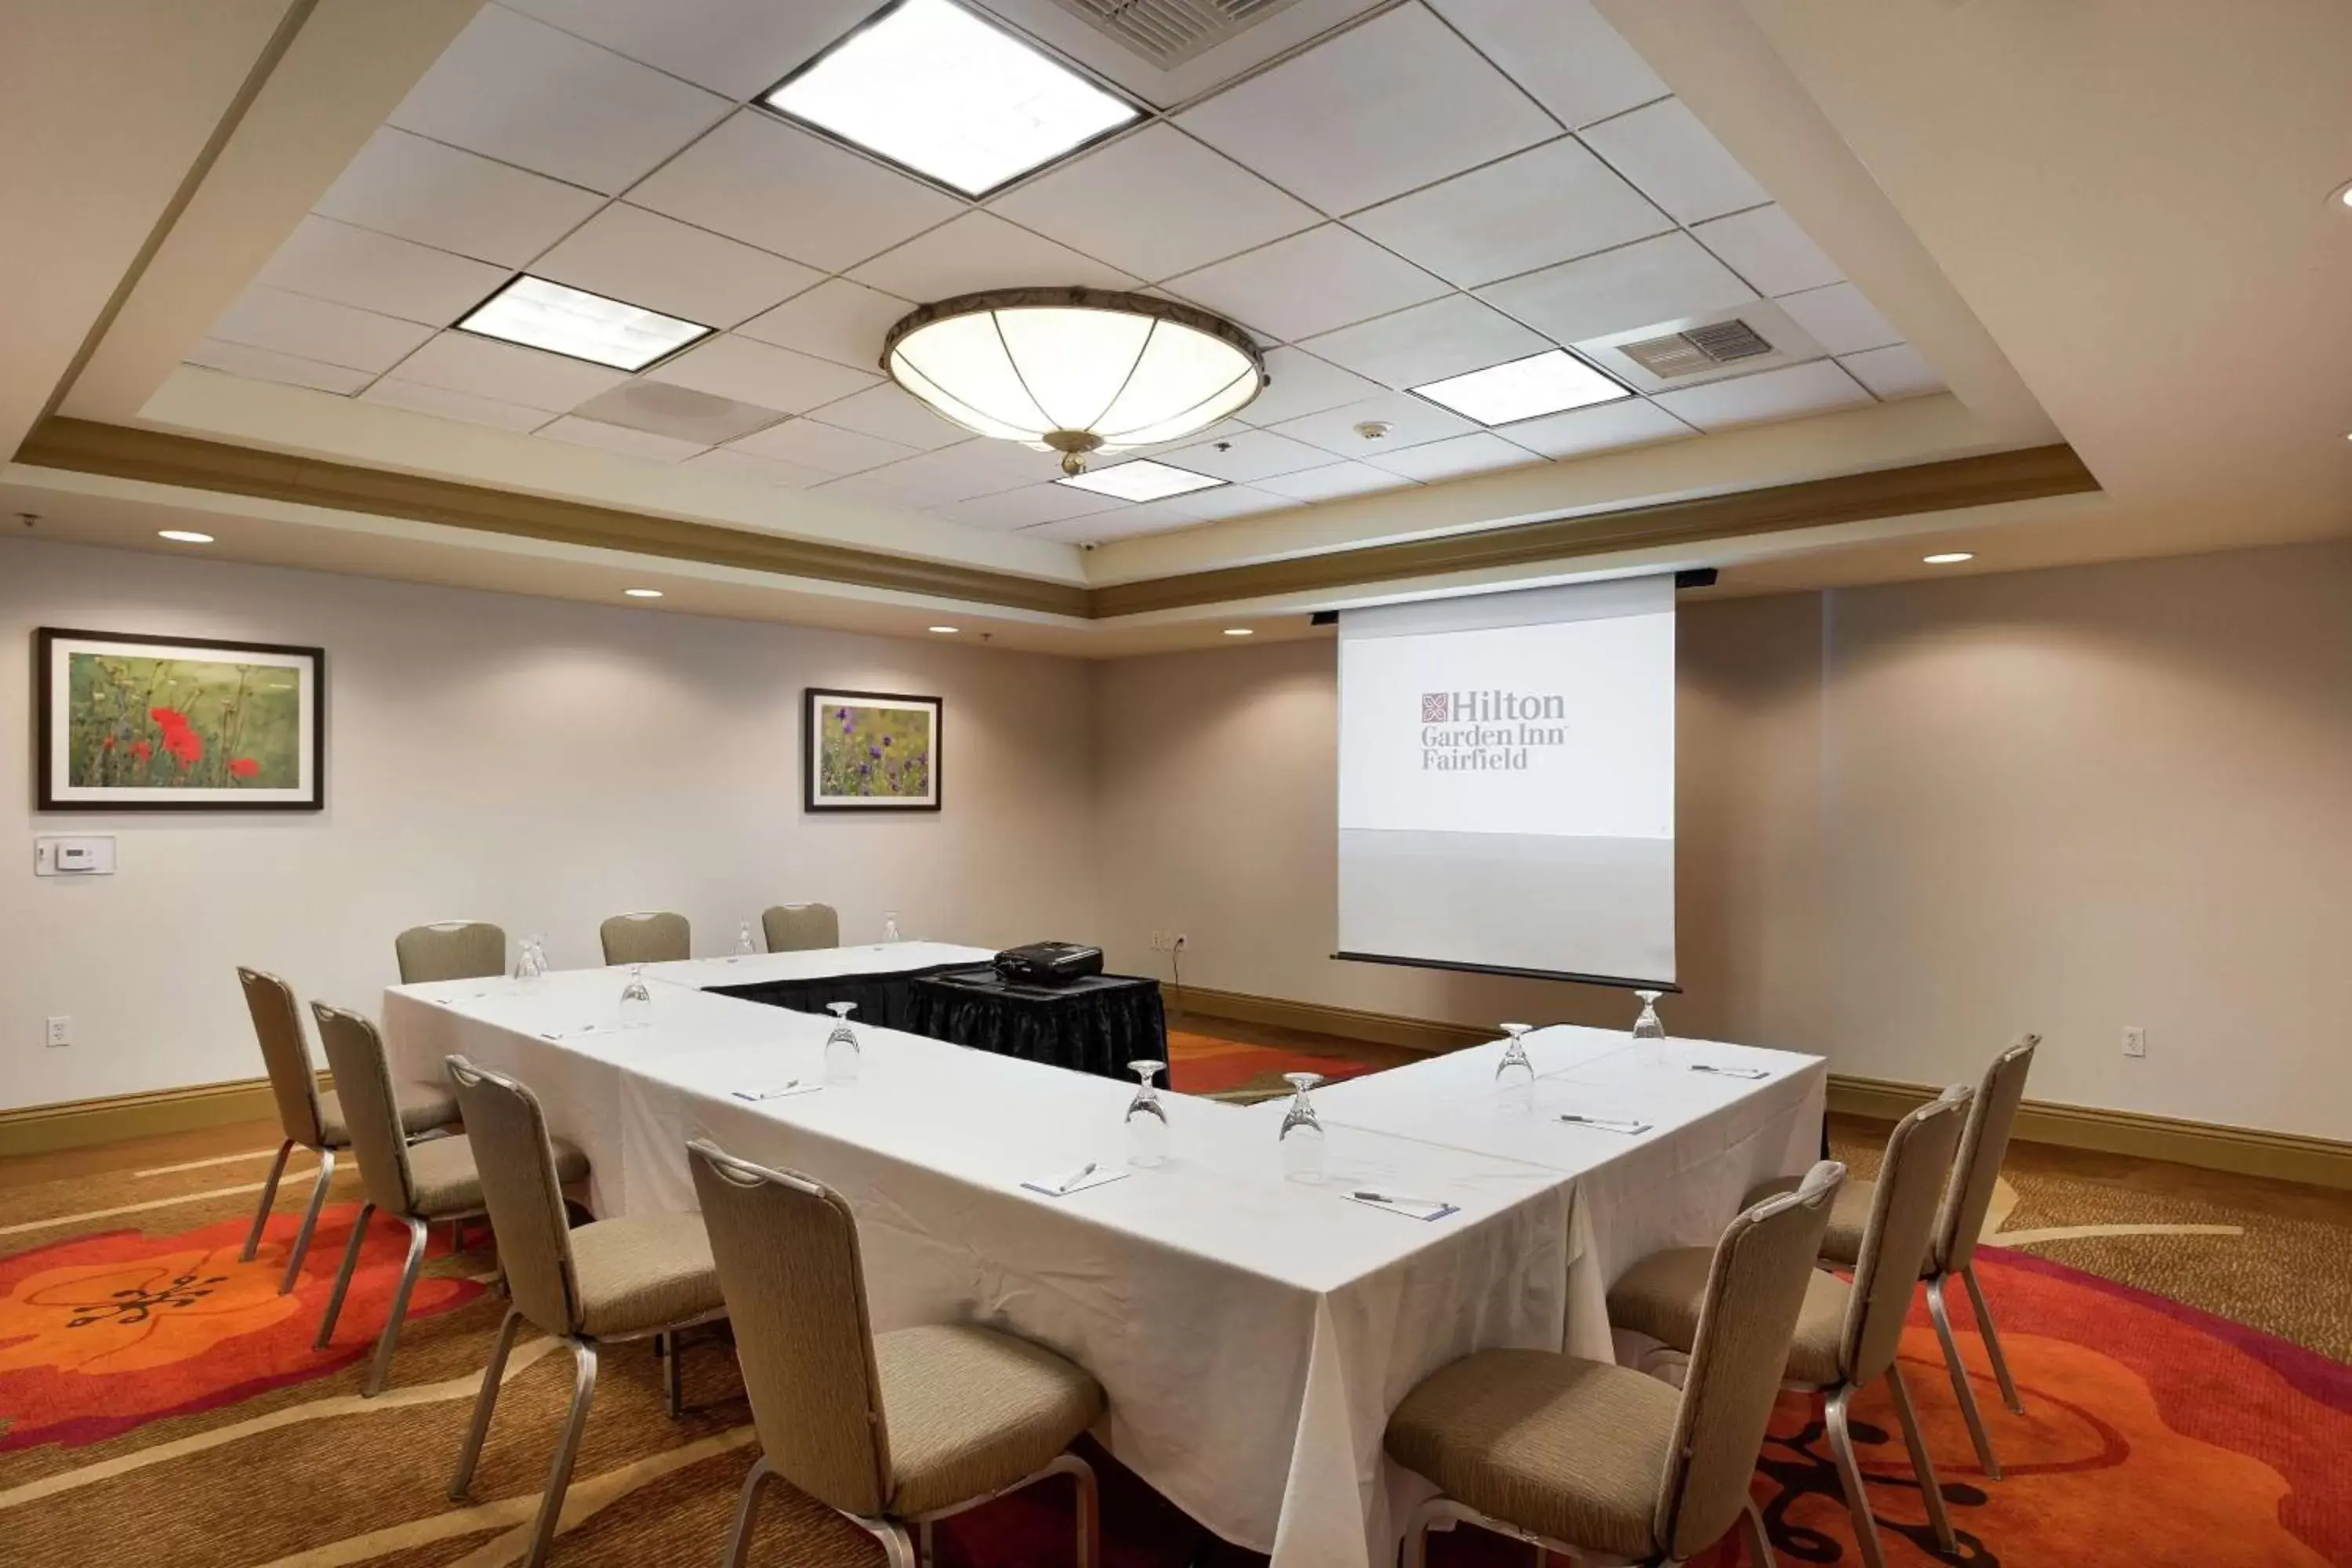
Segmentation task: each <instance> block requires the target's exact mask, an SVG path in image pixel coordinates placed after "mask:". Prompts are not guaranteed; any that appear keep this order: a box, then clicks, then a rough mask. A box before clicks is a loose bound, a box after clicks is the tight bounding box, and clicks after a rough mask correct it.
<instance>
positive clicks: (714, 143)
mask: <svg viewBox="0 0 2352 1568" xmlns="http://www.w3.org/2000/svg"><path fill="white" fill-rule="evenodd" d="M629 200H630V201H632V202H634V203H635V204H636V205H639V206H642V207H650V208H652V209H653V210H654V211H656V212H658V213H666V214H667V215H668V216H671V217H675V218H682V219H684V220H685V221H686V222H688V223H690V224H695V225H697V226H700V227H703V228H708V229H714V230H716V231H717V232H719V233H720V234H723V235H727V236H729V237H731V238H735V239H740V240H741V241H743V242H744V243H745V244H747V245H755V246H758V247H760V248H761V249H762V250H767V251H772V252H774V253H775V254H776V255H778V256H786V257H790V258H792V259H793V260H794V261H799V262H804V263H806V264H807V265H809V266H811V267H814V268H819V269H820V270H822V271H826V272H840V271H843V270H845V269H846V268H851V267H855V266H856V265H857V263H859V262H861V261H863V260H865V259H866V258H868V257H871V256H877V255H879V254H880V253H881V252H883V251H885V250H887V249H889V248H890V247H892V246H894V245H898V244H900V243H901V242H903V241H905V240H908V239H911V238H913V237H915V236H916V235H918V234H920V233H921V232H922V231H923V230H925V229H927V228H929V227H931V226H933V225H934V224H939V223H943V222H945V221H946V220H947V219H949V218H950V217H952V216H955V215H956V214H957V213H958V212H959V211H961V210H963V208H964V206H965V204H964V203H963V202H961V201H959V200H958V199H957V198H955V197H953V196H950V195H945V194H944V193H942V192H940V191H936V190H933V189H932V188H931V187H930V186H929V185H926V184H921V183H920V182H919V181H916V180H910V179H908V177H907V176H906V175H904V174H898V172H896V171H895V170H891V169H886V168H884V167H883V166H882V165H881V164H879V163H875V162H874V161H873V160H872V159H870V158H863V157H860V156H859V155H858V154H856V153H851V152H848V151H845V149H843V148H840V147H836V146H835V145H834V144H833V143H832V142H826V141H824V140H823V139H822V138H820V137H816V136H812V135H810V134H809V133H808V132H805V131H801V130H798V129H796V128H794V127H793V126H790V125H787V124H785V123H784V122H783V121H780V120H778V119H776V118H775V117H774V116H772V115H770V114H767V113H765V112H763V111H761V110H750V109H747V110H740V111H739V112H738V113H736V114H735V115H734V116H733V117H732V118H730V119H729V120H728V121H726V122H725V123H723V124H721V125H720V126H719V128H718V129H717V130H716V131H713V132H710V134H709V135H708V136H705V137H704V138H703V139H702V140H701V141H699V142H696V143H695V144H694V145H693V146H691V147H689V148H688V149H687V150H686V151H685V152H683V153H679V154H678V155H677V157H676V158H675V159H673V160H671V161H670V162H669V163H667V164H665V165H663V166H662V167H661V168H660V169H658V170H656V171H655V173H654V174H653V175H652V176H651V177H650V178H648V179H647V180H646V181H645V182H644V183H643V184H639V185H638V186H636V187H635V189H634V190H632V191H631V192H630V193H629Z"/></svg>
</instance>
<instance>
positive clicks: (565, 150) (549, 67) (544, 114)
mask: <svg viewBox="0 0 2352 1568" xmlns="http://www.w3.org/2000/svg"><path fill="white" fill-rule="evenodd" d="M729 108H730V104H729V102H728V100H726V99H723V98H720V97H719V96H718V95H716V94H714V93H709V92H705V91H704V90H703V89H700V88H698V87H692V86H689V85H688V84H687V83H685V82H682V81H680V80H678V79H677V78H676V77H674V76H667V75H665V74H664V73H662V72H660V71H657V70H655V69H654V68H652V67H650V66H645V65H640V64H638V63H637V62H636V61H635V60H632V59H626V58H623V57H622V56H619V55H616V54H614V53H613V51H612V50H610V49H605V48H599V47H597V46H596V45H594V44H592V43H589V42H587V41H586V40H584V39H582V38H577V37H572V35H571V34H569V33H566V32H562V31H560V30H559V29H557V28H554V27H551V26H547V25H546V24H545V23H543V22H536V21H533V20H532V19H531V18H530V17H528V16H522V15H520V14H519V13H517V12H514V11H509V10H508V9H507V8H506V7H505V6H503V5H485V6H483V7H482V8H481V9H480V10H479V11H478V12H476V13H475V14H474V19H473V20H472V21H471V22H469V23H467V25H466V30H465V31H464V32H462V33H460V34H458V35H457V41H456V42H455V43H453V44H451V45H450V46H449V47H448V48H447V50H446V51H445V52H444V53H443V54H442V56H441V58H439V59H438V60H436V61H435V62H434V64H433V68H432V69H430V70H428V71H426V72H425V75H424V77H423V78H422V79H419V80H418V81H417V83H416V85H415V87H414V88H411V89H409V93H408V96H407V97H406V98H404V99H403V100H401V103H400V107H399V108H397V109H395V110H393V111H392V121H391V123H393V124H394V125H396V126H398V127H399V128H400V129H401V130H403V131H413V132H416V133H417V134H418V135H420V136H429V137H431V138H432V139H433V140H434V141H436V142H446V143H448V144H449V145H451V146H453V147H463V148H465V149H467V151H468V152H473V153H481V154H483V155H484V156H485V157H490V158H496V159H497V160H499V162H500V163H513V164H517V165H520V167H522V168H525V169H531V170H535V171H536V172H538V173H540V174H547V175H551V176H552V177H554V178H556V179H559V180H563V181H566V182H568V183H570V184H575V185H585V186H587V187H588V188H589V189H591V190H596V191H602V192H604V194H605V195H619V194H620V193H621V192H623V191H625V190H626V189H628V187H629V186H630V185H632V184H635V182H636V181H637V180H638V179H640V178H642V177H643V176H644V175H645V174H646V172H647V171H649V170H651V169H652V168H653V167H654V166H655V165H656V163H660V162H661V161H662V160H663V159H664V158H667V157H668V156H669V155H670V154H671V153H675V152H677V150H678V149H679V148H680V147H683V146H684V145H686V143H687V142H689V141H691V140H693V138H694V137H695V136H697V135H698V134H699V133H701V132H703V131H705V130H707V129H709V127H710V126H711V125H712V124H714V123H716V122H717V121H718V119H719V116H720V115H722V114H725V113H726V112H727V111H728V109H729Z"/></svg>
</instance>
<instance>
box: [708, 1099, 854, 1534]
mask: <svg viewBox="0 0 2352 1568" xmlns="http://www.w3.org/2000/svg"><path fill="white" fill-rule="evenodd" d="M687 1163H688V1164H690V1165H691V1166H692V1167H693V1168H694V1190H695V1192H696V1193H697V1194H699V1196H700V1198H701V1201H702V1223H703V1225H704V1226H705V1227H706V1228H707V1229H708V1230H709V1233H710V1256H711V1258H713V1259H714V1260H715V1261H716V1262H717V1264H718V1266H719V1289H720V1291H721V1292H722V1293H723V1294H724V1295H725V1296H726V1298H727V1317H728V1321H729V1322H730V1323H732V1324H733V1325H734V1329H735V1357H736V1360H737V1361H739V1362H740V1363H741V1364H742V1369H743V1386H744V1389H745V1391H746V1392H747V1393H748V1394H750V1396H751V1421H752V1424H753V1425H754V1426H757V1427H758V1428H759V1432H760V1445H761V1447H762V1448H764V1449H766V1450H767V1456H768V1463H769V1464H770V1466H772V1468H774V1470H775V1472H776V1473H777V1474H778V1475H780V1476H782V1477H783V1478H784V1479H786V1480H788V1481H790V1482H791V1483H792V1484H793V1485H794V1486H796V1487H798V1488H799V1489H801V1490H803V1491H804V1492H806V1493H808V1494H809V1495H810V1496H811V1497H814V1498H815V1499H816V1500H818V1501H819V1502H822V1503H824V1504H826V1505H827V1506H829V1507H832V1508H835V1509H839V1510H841V1511H842V1512H844V1513H850V1514H856V1515H858V1516H860V1517H861V1518H867V1519H870V1518H872V1517H874V1516H875V1515H877V1514H879V1513H881V1512H883V1511H884V1510H886V1509H887V1508H888V1507H889V1503H890V1492H891V1484H890V1474H891V1472H890V1434H889V1431H888V1429H887V1426H885V1425H884V1422H883V1418H882V1385H881V1379H880V1376H879V1374H878V1373H877V1372H876V1371H875V1364H874V1329H873V1324H872V1323H871V1322H870V1321H868V1320H867V1317H866V1270H865V1265H864V1263H863V1262H862V1261H861V1260H860V1258H859V1254H858V1249H857V1225H856V1220H855V1219H853V1218H852V1217H851V1215H850V1212H849V1205H848V1204H846V1203H845V1202H844V1201H843V1200H842V1197H841V1194H838V1193H835V1192H833V1191H831V1190H829V1189H828V1188H826V1187H824V1186H823V1185H821V1184H818V1183H815V1182H813V1181H810V1180H809V1179H808V1178H806V1177H804V1176H796V1175H789V1174H786V1173H783V1172H781V1171H770V1170H765V1169H763V1168H761V1167H760V1166H758V1165H753V1164H749V1163H745V1162H744V1161H741V1160H738V1159H736V1158H734V1157H733V1156H732V1155H730V1154H727V1153H723V1152H720V1151H719V1149H718V1148H717V1147H716V1146H714V1145H713V1144H711V1143H709V1142H705V1141H702V1140H697V1141H696V1142H693V1143H690V1144H688V1146H687Z"/></svg>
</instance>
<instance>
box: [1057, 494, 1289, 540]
mask: <svg viewBox="0 0 2352 1568" xmlns="http://www.w3.org/2000/svg"><path fill="white" fill-rule="evenodd" d="M1281 504H1283V505H1285V506H1288V505H1291V504H1293V503H1291V502H1289V501H1284V502H1282V503H1281ZM1201 526H1202V520H1201V519H1199V518H1197V517H1194V516H1192V514H1191V513H1190V512H1181V511H1177V510H1174V509H1172V508H1171V507H1170V506H1169V504H1168V503H1167V502H1166V501H1153V502H1151V503H1150V505H1148V506H1123V507H1118V508H1115V509H1113V510H1109V511H1097V512H1089V513H1088V514H1087V515H1086V516H1084V517H1076V518H1071V519H1070V520H1068V521H1065V522H1048V523H1042V524H1040V525H1038V526H1037V527H1034V528H1030V529H1024V533H1026V534H1027V535H1028V536H1029V537H1031V538H1033V539H1053V540H1059V541H1060V542H1062V543H1064V544H1107V543H1108V542H1110V541H1112V540H1114V539H1140V538H1141V537H1142V536H1143V535H1145V534H1147V533H1173V532H1175V531H1177V530H1178V529H1180V528H1199V527H1201Z"/></svg>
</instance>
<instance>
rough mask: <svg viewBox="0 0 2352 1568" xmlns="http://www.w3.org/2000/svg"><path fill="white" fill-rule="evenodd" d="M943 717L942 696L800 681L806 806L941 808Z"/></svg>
mask: <svg viewBox="0 0 2352 1568" xmlns="http://www.w3.org/2000/svg"><path fill="white" fill-rule="evenodd" d="M946 723H947V701H946V700H945V699H944V698H939V697H926V696H920V695H918V694H916V693H912V692H905V691H848V690H844V689H840V688H838V687H831V686H811V687H806V688H803V690H802V692H801V809H802V810H803V811H886V812H908V811H937V810H939V809H940V805H941V802H942V800H943V799H944V795H943V793H942V766H941V764H942V762H943V760H944V755H945V735H946ZM917 784H919V785H920V786H921V788H920V790H919V791H918V790H917V789H915V787H914V786H915V785H917Z"/></svg>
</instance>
